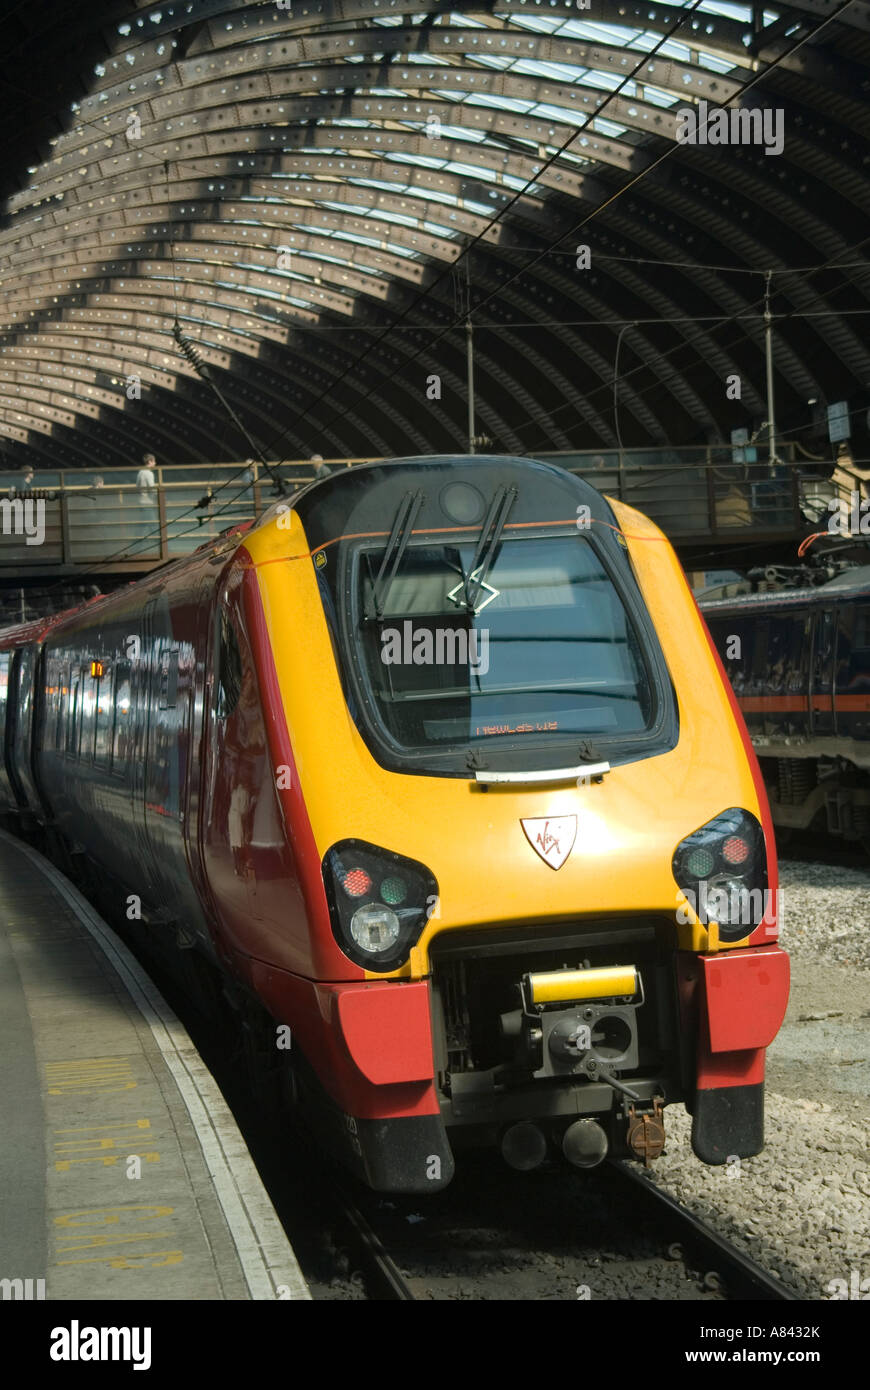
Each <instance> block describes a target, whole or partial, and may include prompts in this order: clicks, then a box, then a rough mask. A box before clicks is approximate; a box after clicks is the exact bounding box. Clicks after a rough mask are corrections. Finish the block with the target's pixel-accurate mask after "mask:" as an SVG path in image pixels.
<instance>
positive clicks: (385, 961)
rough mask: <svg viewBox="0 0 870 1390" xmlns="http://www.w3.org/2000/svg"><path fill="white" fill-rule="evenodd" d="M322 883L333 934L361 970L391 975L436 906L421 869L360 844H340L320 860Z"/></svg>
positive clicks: (431, 883)
mask: <svg viewBox="0 0 870 1390" xmlns="http://www.w3.org/2000/svg"><path fill="white" fill-rule="evenodd" d="M323 883H324V887H325V889H326V899H327V902H328V903H329V917H330V922H331V925H332V932H333V935H334V937H335V939H336V941H337V942H338V944H339V946H340V947H341V949H342V951H343V952H344V954H345V955H346V956H348V957H349V958H350V960H352V961H354V962H355V963H356V964H357V965H363V966H365V968H366V970H384V971H386V970H395V969H396V968H397V967H398V966H400V965H402V964H403V963H404V962H405V961H406V960H407V959H408V954H409V952H410V950H411V947H412V946H414V945H415V944H416V943H417V941H418V940H419V938H420V934H421V932H422V931H423V928H424V927H425V925H426V922H427V920H428V918H429V916H430V915H431V913H432V906H433V904H435V903H437V901H438V884H437V883H436V881H435V879H434V878H433V876H432V874H431V873H430V872H429V870H428V869H427V868H426V866H425V864H420V863H418V862H417V860H416V859H406V858H405V857H404V856H403V855H401V854H394V853H393V852H392V851H391V850H388V849H381V848H380V847H379V846H377V845H370V844H367V843H366V842H365V841H364V840H341V841H340V842H339V843H338V844H336V845H333V846H332V848H331V849H330V850H328V851H327V853H326V854H325V856H324V859H323Z"/></svg>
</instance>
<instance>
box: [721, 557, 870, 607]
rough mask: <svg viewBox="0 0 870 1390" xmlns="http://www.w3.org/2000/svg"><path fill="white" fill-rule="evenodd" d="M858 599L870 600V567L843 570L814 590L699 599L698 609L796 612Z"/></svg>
mask: <svg viewBox="0 0 870 1390" xmlns="http://www.w3.org/2000/svg"><path fill="white" fill-rule="evenodd" d="M843 595H845V596H848V597H849V598H859V597H861V596H864V595H867V596H870V565H857V566H856V567H855V568H854V569H851V570H844V571H843V573H842V574H838V575H836V576H835V578H833V579H829V580H828V582H827V584H819V585H816V586H814V587H813V588H799V589H773V590H768V591H767V592H766V593H763V594H737V595H735V596H734V597H733V598H718V599H699V600H698V607H699V608H701V609H702V610H703V612H705V613H717V612H725V611H726V610H729V609H749V610H750V611H751V610H753V609H757V608H772V607H776V608H799V607H801V606H802V605H805V604H807V603H820V602H824V601H825V600H826V599H830V600H835V599H839V598H840V597H841V596H843Z"/></svg>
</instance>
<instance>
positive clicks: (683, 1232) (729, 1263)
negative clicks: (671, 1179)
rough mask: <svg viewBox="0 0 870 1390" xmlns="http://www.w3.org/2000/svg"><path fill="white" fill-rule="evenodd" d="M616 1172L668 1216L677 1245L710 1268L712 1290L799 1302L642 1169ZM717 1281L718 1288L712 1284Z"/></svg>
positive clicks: (618, 1167)
mask: <svg viewBox="0 0 870 1390" xmlns="http://www.w3.org/2000/svg"><path fill="white" fill-rule="evenodd" d="M611 1166H612V1168H613V1169H614V1170H615V1171H616V1172H617V1173H618V1174H619V1175H620V1178H621V1179H622V1180H623V1181H625V1182H627V1183H630V1184H631V1185H632V1187H633V1189H634V1191H635V1193H636V1194H637V1195H638V1196H640V1198H641V1200H642V1201H645V1202H647V1203H649V1205H650V1209H651V1211H655V1212H656V1213H658V1214H660V1213H661V1212H662V1211H664V1212H666V1213H667V1220H668V1221H670V1222H672V1223H673V1228H674V1231H675V1233H678V1235H677V1239H676V1240H675V1242H674V1244H675V1245H677V1246H684V1247H685V1248H686V1249H687V1250H689V1251H692V1252H694V1253H695V1255H696V1256H699V1257H702V1261H703V1263H704V1264H705V1265H706V1266H707V1274H706V1276H705V1278H706V1280H708V1281H711V1282H708V1283H707V1287H708V1288H715V1287H717V1285H718V1287H719V1288H720V1289H721V1290H722V1291H725V1292H726V1293H727V1297H728V1298H729V1299H753V1300H756V1301H758V1302H769V1301H783V1302H788V1301H791V1300H797V1297H798V1296H797V1294H795V1293H792V1291H791V1290H790V1289H788V1288H786V1286H785V1285H784V1284H783V1283H782V1281H781V1280H779V1279H777V1278H776V1276H775V1275H773V1274H769V1273H768V1271H767V1270H766V1269H764V1268H763V1267H762V1266H761V1265H760V1264H759V1263H758V1261H757V1260H753V1259H752V1257H751V1256H750V1255H747V1254H745V1252H744V1251H742V1250H741V1249H740V1248H739V1246H736V1245H734V1244H733V1243H732V1242H731V1241H730V1240H726V1239H725V1238H724V1237H723V1236H720V1235H719V1233H718V1232H717V1231H716V1230H714V1228H713V1227H712V1226H710V1225H709V1224H708V1223H707V1222H706V1221H702V1220H701V1218H700V1217H698V1216H696V1215H695V1214H694V1213H693V1212H691V1211H689V1209H688V1208H687V1207H684V1206H682V1205H681V1203H680V1202H678V1201H676V1199H675V1198H673V1197H671V1196H670V1195H669V1194H668V1193H667V1192H663V1191H662V1190H661V1188H659V1187H656V1186H655V1184H654V1183H653V1182H652V1180H651V1179H650V1178H649V1177H648V1176H647V1175H646V1173H645V1172H644V1170H643V1169H642V1168H635V1167H633V1166H632V1165H631V1164H629V1163H626V1162H623V1161H621V1160H616V1161H615V1162H614V1163H613V1164H612V1165H611ZM713 1279H715V1280H716V1284H714V1283H713V1282H712V1280H713Z"/></svg>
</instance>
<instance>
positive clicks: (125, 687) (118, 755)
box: [111, 661, 132, 777]
mask: <svg viewBox="0 0 870 1390" xmlns="http://www.w3.org/2000/svg"><path fill="white" fill-rule="evenodd" d="M131 707H132V699H131V693H130V663H129V661H119V662H117V663H116V666H115V700H114V708H115V721H114V726H113V729H112V761H111V767H112V771H113V772H114V773H115V774H116V775H117V776H119V777H123V776H124V775H125V773H126V771H127V762H128V759H129V751H128V750H129V746H130V713H131Z"/></svg>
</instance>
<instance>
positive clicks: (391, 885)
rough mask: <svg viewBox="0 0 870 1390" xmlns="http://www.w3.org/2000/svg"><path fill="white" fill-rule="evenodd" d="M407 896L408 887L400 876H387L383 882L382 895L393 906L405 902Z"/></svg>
mask: <svg viewBox="0 0 870 1390" xmlns="http://www.w3.org/2000/svg"><path fill="white" fill-rule="evenodd" d="M407 896H408V889H407V887H406V886H405V884H404V883H403V882H402V880H401V879H400V878H385V879H384V881H383V883H382V884H381V897H382V899H383V901H384V902H385V903H389V904H390V906H391V907H395V906H396V904H397V903H403V902H404V901H405V899H406V898H407Z"/></svg>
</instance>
